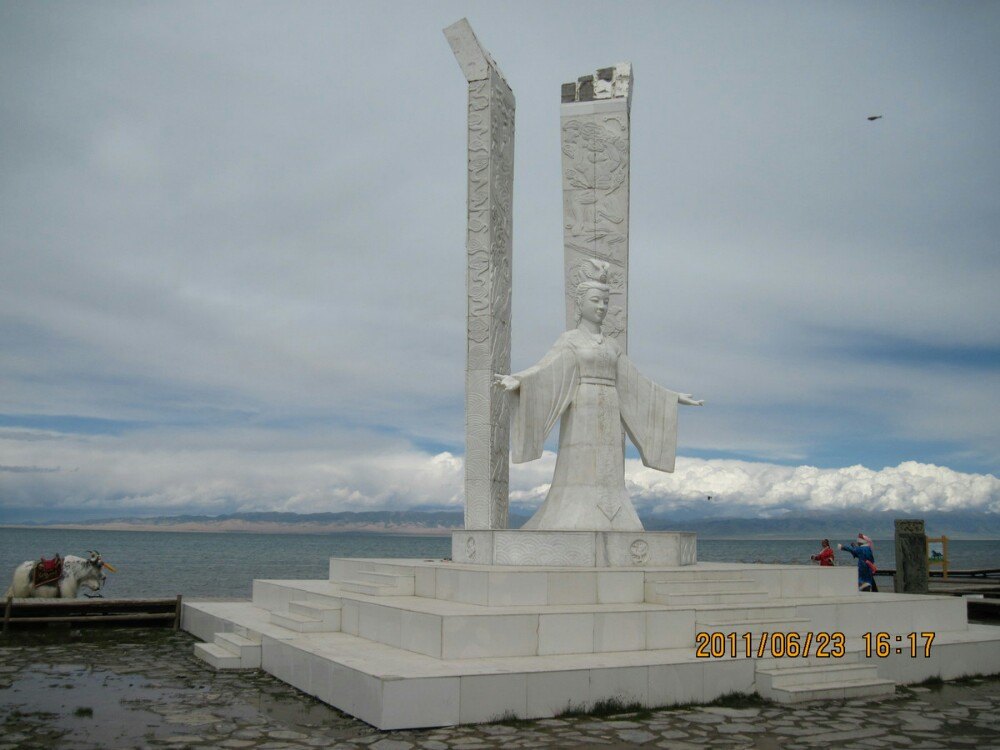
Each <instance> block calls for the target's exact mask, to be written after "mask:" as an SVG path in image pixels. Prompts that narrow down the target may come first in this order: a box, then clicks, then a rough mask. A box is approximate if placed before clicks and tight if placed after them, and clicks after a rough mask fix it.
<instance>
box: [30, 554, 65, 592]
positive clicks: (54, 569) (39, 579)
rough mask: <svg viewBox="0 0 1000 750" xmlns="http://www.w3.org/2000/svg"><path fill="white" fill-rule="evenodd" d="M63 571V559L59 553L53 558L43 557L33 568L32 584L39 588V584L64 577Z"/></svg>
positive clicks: (43, 584)
mask: <svg viewBox="0 0 1000 750" xmlns="http://www.w3.org/2000/svg"><path fill="white" fill-rule="evenodd" d="M62 571H63V559H62V558H61V557H59V554H58V553H56V556H55V557H53V558H52V559H51V560H46V559H45V558H44V557H43V558H41V559H39V561H38V562H37V563H36V564H35V567H34V568H32V570H31V585H32V586H34V587H35V588H36V589H37V588H38V587H39V586H45V585H47V584H50V583H55V582H57V581H58V580H59V579H60V578H61V577H62Z"/></svg>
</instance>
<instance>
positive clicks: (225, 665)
mask: <svg viewBox="0 0 1000 750" xmlns="http://www.w3.org/2000/svg"><path fill="white" fill-rule="evenodd" d="M194 655H195V656H197V657H198V658H199V659H201V660H202V661H206V662H208V663H209V664H210V665H211V666H212V667H213V668H214V669H245V667H244V666H243V663H242V660H241V659H240V657H239V656H237V655H236V654H234V653H233V652H232V651H230V650H229V649H226V648H223V647H222V646H220V645H219V644H218V643H196V644H194Z"/></svg>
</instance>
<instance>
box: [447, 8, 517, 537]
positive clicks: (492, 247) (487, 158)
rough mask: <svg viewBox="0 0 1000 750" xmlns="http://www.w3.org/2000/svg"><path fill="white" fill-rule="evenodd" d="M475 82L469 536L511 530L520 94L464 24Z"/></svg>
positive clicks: (467, 69)
mask: <svg viewBox="0 0 1000 750" xmlns="http://www.w3.org/2000/svg"><path fill="white" fill-rule="evenodd" d="M444 35H445V37H446V38H447V39H448V43H449V44H450V45H451V49H452V51H453V52H454V53H455V58H456V59H457V60H458V64H459V66H460V67H461V69H462V73H464V74H465V78H466V80H467V81H468V82H469V141H468V148H469V159H468V230H467V234H466V251H467V266H466V268H467V270H466V291H467V293H468V336H467V347H466V369H465V528H466V529H506V528H507V515H508V514H507V504H508V487H509V461H508V455H509V454H508V451H509V443H510V439H509V436H510V413H509V409H508V405H507V398H506V394H504V393H503V391H502V390H501V389H499V388H496V387H494V386H493V384H492V381H493V374H494V373H509V372H510V302H511V234H512V230H513V221H512V213H513V189H514V93H513V92H512V91H511V89H510V86H508V85H507V81H506V80H504V77H503V74H501V72H500V69H499V68H498V67H497V64H496V62H494V60H493V58H492V57H491V56H490V54H489V53H488V52H487V51H486V50H485V49H483V46H482V45H481V44H480V43H479V40H478V39H476V35H475V34H474V33H473V31H472V27H471V26H469V22H468V21H466V20H465V19H464V18H463V19H462V20H461V21H458V22H457V23H454V24H452V25H451V26H449V27H448V28H446V29H445V30H444Z"/></svg>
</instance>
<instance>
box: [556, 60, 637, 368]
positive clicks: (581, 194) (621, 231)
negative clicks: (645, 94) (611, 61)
mask: <svg viewBox="0 0 1000 750" xmlns="http://www.w3.org/2000/svg"><path fill="white" fill-rule="evenodd" d="M631 105H632V66H631V64H630V63H619V64H618V65H615V66H614V67H611V68H602V69H600V70H598V71H597V72H596V73H594V74H593V75H587V76H583V77H581V78H579V79H577V80H576V81H574V82H572V83H564V84H563V86H562V105H561V107H560V115H561V120H562V122H561V124H562V172H563V257H564V259H565V278H566V327H567V328H575V327H576V319H575V317H576V316H575V305H574V301H573V292H574V291H575V288H571V284H570V275H571V274H572V273H573V270H574V269H575V268H577V266H578V265H579V263H580V261H581V260H583V259H585V258H599V259H601V260H606V261H608V262H609V263H610V264H611V278H610V279H609V281H610V285H611V307H610V310H609V311H608V316H607V318H605V321H604V333H605V335H606V336H611V337H612V338H614V339H615V340H617V341H618V343H619V344H620V345H621V347H622V350H626V349H627V343H628V341H627V337H628V192H629V111H630V109H631Z"/></svg>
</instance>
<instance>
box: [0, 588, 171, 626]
mask: <svg viewBox="0 0 1000 750" xmlns="http://www.w3.org/2000/svg"><path fill="white" fill-rule="evenodd" d="M180 619H181V595H180V594H178V595H177V596H176V597H173V598H163V599H104V598H101V597H95V598H93V599H14V598H8V599H7V600H6V601H5V602H4V608H3V632H4V633H6V632H7V631H8V630H9V629H11V628H15V627H16V628H23V627H32V626H33V627H39V626H43V625H46V624H49V623H52V624H55V623H63V624H71V625H77V626H80V625H98V624H100V625H132V626H140V627H149V626H153V625H162V626H170V627H173V629H174V630H176V629H177V628H178V627H179V626H180Z"/></svg>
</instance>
